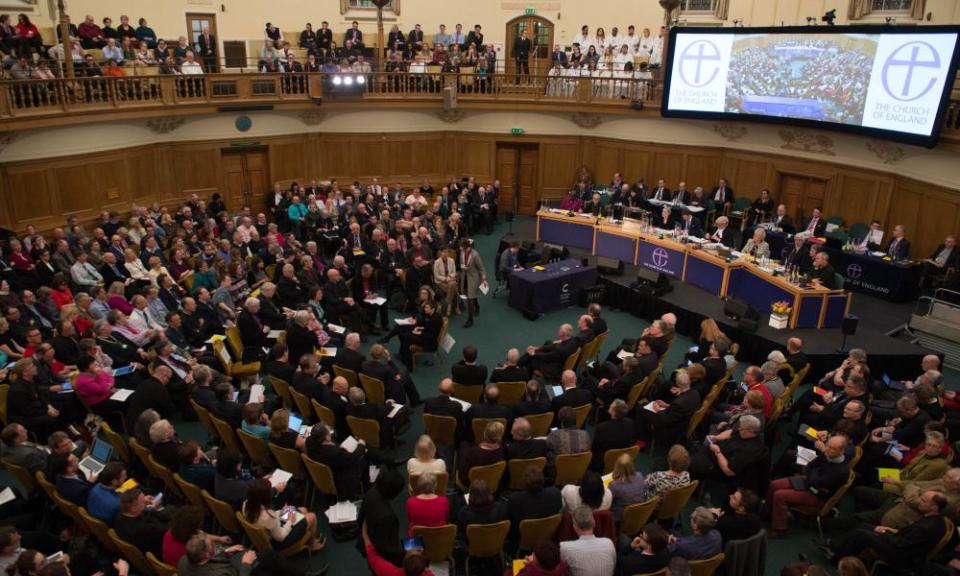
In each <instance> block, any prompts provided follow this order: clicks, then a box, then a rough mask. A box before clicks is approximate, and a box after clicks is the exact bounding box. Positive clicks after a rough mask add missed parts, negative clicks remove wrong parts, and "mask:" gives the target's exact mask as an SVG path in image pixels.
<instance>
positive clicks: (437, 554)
mask: <svg viewBox="0 0 960 576" xmlns="http://www.w3.org/2000/svg"><path fill="white" fill-rule="evenodd" d="M413 535H414V536H419V537H420V538H421V539H422V540H423V557H424V558H426V559H427V560H428V561H429V562H430V563H435V562H448V563H449V566H451V567H452V566H453V547H454V545H455V544H456V542H457V525H456V524H446V525H444V526H437V527H434V528H427V527H426V526H414V528H413ZM451 573H452V570H451Z"/></svg>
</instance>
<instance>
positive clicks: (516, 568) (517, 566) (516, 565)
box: [513, 558, 527, 576]
mask: <svg viewBox="0 0 960 576" xmlns="http://www.w3.org/2000/svg"><path fill="white" fill-rule="evenodd" d="M526 565H527V561H526V560H525V559H524V558H518V559H516V560H514V561H513V576H517V574H519V573H520V571H521V570H523V568H524V567H525V566H526Z"/></svg>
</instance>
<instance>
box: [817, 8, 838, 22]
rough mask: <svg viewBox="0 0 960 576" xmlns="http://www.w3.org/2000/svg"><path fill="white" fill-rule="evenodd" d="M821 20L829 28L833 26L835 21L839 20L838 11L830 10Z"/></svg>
mask: <svg viewBox="0 0 960 576" xmlns="http://www.w3.org/2000/svg"><path fill="white" fill-rule="evenodd" d="M820 19H821V20H823V21H824V22H826V23H827V26H833V21H834V20H836V19H837V9H836V8H834V9H833V10H828V11H827V13H826V14H824V15H823V16H821V17H820Z"/></svg>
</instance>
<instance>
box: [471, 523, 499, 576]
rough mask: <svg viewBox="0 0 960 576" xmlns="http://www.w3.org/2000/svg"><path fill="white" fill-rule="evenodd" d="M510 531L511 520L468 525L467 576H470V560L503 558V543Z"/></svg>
mask: <svg viewBox="0 0 960 576" xmlns="http://www.w3.org/2000/svg"><path fill="white" fill-rule="evenodd" d="M509 531H510V521H509V520H504V521H502V522H497V523H496V524H469V525H467V561H466V565H467V576H470V558H502V556H503V543H504V541H505V540H506V539H507V533H508V532H509Z"/></svg>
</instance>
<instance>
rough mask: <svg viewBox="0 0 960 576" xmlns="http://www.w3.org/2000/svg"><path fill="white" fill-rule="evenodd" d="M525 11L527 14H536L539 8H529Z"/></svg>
mask: <svg viewBox="0 0 960 576" xmlns="http://www.w3.org/2000/svg"><path fill="white" fill-rule="evenodd" d="M524 13H525V14H527V15H530V14H536V13H537V9H536V8H527V9H526V10H525V11H524Z"/></svg>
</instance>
